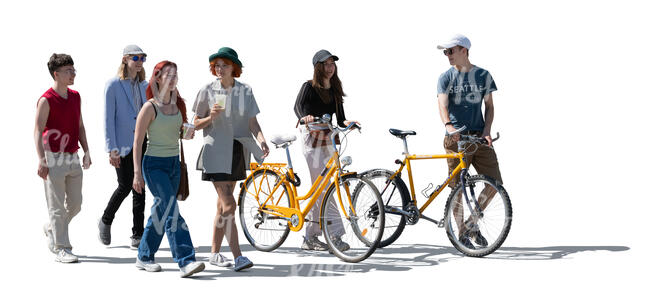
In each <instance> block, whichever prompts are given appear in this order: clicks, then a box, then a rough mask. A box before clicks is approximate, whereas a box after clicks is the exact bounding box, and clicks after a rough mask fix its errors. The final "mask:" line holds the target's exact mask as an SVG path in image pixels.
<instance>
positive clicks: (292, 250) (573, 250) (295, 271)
mask: <svg viewBox="0 0 650 295" xmlns="http://www.w3.org/2000/svg"><path fill="white" fill-rule="evenodd" d="M111 248H119V249H124V248H128V247H127V246H117V247H111ZM241 250H242V251H243V252H249V251H257V250H255V248H253V247H252V246H250V245H242V246H241ZM628 250H630V248H629V247H626V246H549V247H502V248H500V249H499V250H497V251H496V252H495V253H492V254H490V255H489V256H486V257H484V258H469V257H468V258H466V259H504V260H553V259H563V258H567V257H570V256H571V255H572V254H577V253H582V252H592V251H609V252H622V251H628ZM161 252H162V253H165V254H166V255H165V256H163V255H158V257H157V258H156V262H158V263H174V261H173V259H172V258H171V257H170V256H171V255H170V254H171V253H169V248H161V249H160V250H159V253H160V254H162V253H161ZM221 252H222V253H229V252H230V249H229V247H227V246H224V247H222V248H221ZM272 253H275V254H286V255H291V257H292V259H295V257H298V258H302V257H305V260H309V257H319V258H320V257H325V258H327V257H329V258H331V259H332V261H333V263H315V264H310V263H298V264H283V265H270V264H261V263H256V264H255V267H254V268H252V269H250V270H247V271H243V272H234V271H232V269H229V268H217V267H213V266H209V265H208V266H207V267H206V270H205V271H204V272H202V273H201V275H197V276H196V277H193V278H194V279H197V280H214V279H217V278H223V277H253V276H254V277H292V276H298V277H314V276H334V277H336V276H345V275H347V274H352V273H367V272H370V271H408V270H410V269H413V268H418V267H426V266H434V265H438V264H441V263H445V262H449V261H452V260H455V259H461V258H465V256H463V255H462V254H461V253H460V252H458V251H457V250H456V249H455V248H453V247H448V246H436V245H424V244H412V245H411V244H409V245H407V244H394V245H391V246H389V247H387V248H382V249H377V250H376V251H375V253H374V254H373V255H372V256H371V257H370V258H368V259H366V260H364V261H362V262H360V263H345V262H343V261H340V260H339V259H338V258H336V257H335V256H334V255H332V254H329V253H328V252H316V251H304V250H302V249H300V248H298V247H280V248H278V249H276V250H274V251H273V252H272ZM209 254H210V247H209V246H201V247H198V248H197V251H196V256H197V260H199V261H204V262H206V264H207V257H208V256H209ZM135 256H136V251H133V256H132V257H124V258H123V257H101V256H79V258H80V261H81V262H91V263H112V264H134V263H135ZM334 262H336V263H334ZM165 270H170V271H172V269H165Z"/></svg>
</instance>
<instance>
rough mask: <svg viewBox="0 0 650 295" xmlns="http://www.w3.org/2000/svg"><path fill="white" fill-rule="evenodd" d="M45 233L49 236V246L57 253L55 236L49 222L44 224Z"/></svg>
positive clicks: (51, 250)
mask: <svg viewBox="0 0 650 295" xmlns="http://www.w3.org/2000/svg"><path fill="white" fill-rule="evenodd" d="M43 233H45V236H46V237H47V248H48V249H50V252H52V253H54V254H57V253H56V250H54V237H53V236H52V231H51V230H50V226H49V224H45V225H43Z"/></svg>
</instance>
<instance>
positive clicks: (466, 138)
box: [449, 126, 500, 144]
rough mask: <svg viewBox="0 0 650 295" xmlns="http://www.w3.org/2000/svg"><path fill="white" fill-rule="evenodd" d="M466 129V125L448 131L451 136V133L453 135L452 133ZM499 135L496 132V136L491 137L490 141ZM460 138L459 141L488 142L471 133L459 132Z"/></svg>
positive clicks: (495, 139) (497, 138)
mask: <svg viewBox="0 0 650 295" xmlns="http://www.w3.org/2000/svg"><path fill="white" fill-rule="evenodd" d="M466 129H467V126H463V127H460V128H459V129H457V130H456V131H454V132H451V133H449V135H450V136H451V135H454V134H458V133H460V132H463V131H465V130H466ZM499 137H500V135H499V132H497V136H496V137H495V138H493V139H492V142H495V141H497V140H499ZM460 140H461V141H469V142H470V143H480V144H487V143H488V142H487V140H486V139H485V138H483V137H480V136H476V135H471V134H460Z"/></svg>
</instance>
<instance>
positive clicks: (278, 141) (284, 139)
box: [271, 134, 296, 146]
mask: <svg viewBox="0 0 650 295" xmlns="http://www.w3.org/2000/svg"><path fill="white" fill-rule="evenodd" d="M295 140H296V136H295V135H288V134H285V135H276V136H274V137H273V139H271V143H273V144H275V145H276V146H280V145H283V144H285V143H291V142H293V141H295Z"/></svg>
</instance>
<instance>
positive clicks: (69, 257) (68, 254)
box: [55, 249, 79, 263]
mask: <svg viewBox="0 0 650 295" xmlns="http://www.w3.org/2000/svg"><path fill="white" fill-rule="evenodd" d="M55 260H56V262H62V263H75V262H79V258H77V256H75V255H74V254H72V251H70V250H69V249H59V252H58V254H57V255H56V259H55Z"/></svg>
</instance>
